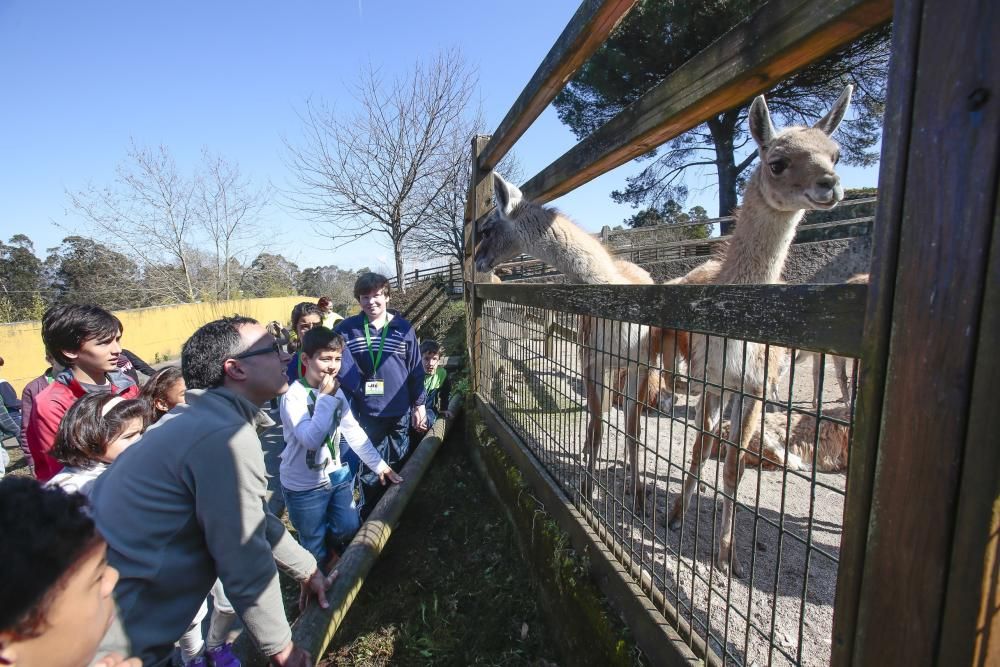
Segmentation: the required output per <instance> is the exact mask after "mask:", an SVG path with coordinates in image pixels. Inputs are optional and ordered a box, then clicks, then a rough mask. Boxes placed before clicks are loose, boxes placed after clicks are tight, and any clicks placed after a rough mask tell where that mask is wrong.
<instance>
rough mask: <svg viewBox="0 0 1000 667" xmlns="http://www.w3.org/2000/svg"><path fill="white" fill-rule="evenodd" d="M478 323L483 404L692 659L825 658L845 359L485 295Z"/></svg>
mask: <svg viewBox="0 0 1000 667" xmlns="http://www.w3.org/2000/svg"><path fill="white" fill-rule="evenodd" d="M479 327H480V328H479V330H478V340H479V343H478V350H477V365H476V371H477V373H478V381H479V392H480V395H481V396H482V397H483V399H484V400H485V401H486V402H487V403H489V404H490V405H491V406H492V407H493V408H494V409H495V410H496V412H497V413H498V414H499V415H500V417H501V418H502V419H503V420H504V421H506V423H507V424H508V425H509V426H510V427H511V428H512V429H513V430H514V431H515V432H516V433H517V434H518V435H519V436H520V437H521V439H522V440H523V442H524V444H525V445H526V446H527V447H528V448H529V449H530V450H531V451H532V452H533V454H534V455H535V457H536V458H537V459H538V460H539V461H540V462H541V464H542V465H543V466H544V467H545V468H546V469H547V470H548V472H549V473H550V474H551V475H552V477H553V478H554V479H555V480H556V481H557V483H558V484H559V485H560V486H561V487H562V489H563V491H564V492H565V493H566V494H567V495H568V496H569V497H570V498H571V499H572V500H573V502H574V504H575V505H576V507H577V508H578V509H579V510H580V512H581V513H582V514H583V515H584V516H585V517H587V519H588V521H590V523H591V525H592V527H593V528H594V529H595V531H596V532H598V534H600V535H601V536H602V538H603V539H604V540H605V542H607V544H608V546H609V547H610V548H611V549H612V551H613V552H614V553H615V554H616V556H617V557H618V558H619V560H620V561H621V562H622V564H623V565H624V566H625V567H626V569H627V570H629V571H630V572H631V573H632V575H633V577H634V578H635V580H636V582H637V583H638V584H639V585H640V586H641V587H642V588H643V590H644V591H645V592H646V594H647V595H648V596H649V597H650V599H651V600H652V601H653V602H654V604H655V605H656V606H657V607H658V608H659V609H660V611H661V612H662V613H663V614H664V615H665V616H666V617H667V618H668V619H670V620H671V621H672V622H673V623H674V625H675V626H676V627H677V628H678V629H679V630H680V631H681V633H682V635H683V636H685V637H687V638H688V640H689V641H690V644H691V646H692V647H693V648H694V649H695V651H696V652H697V653H700V654H701V655H703V656H705V657H706V658H707V660H708V662H710V663H715V664H725V665H772V664H773V665H821V664H827V663H828V661H829V656H830V650H831V637H832V626H833V605H834V595H835V590H836V580H837V572H838V567H839V562H840V559H839V551H840V540H841V533H842V525H843V516H844V496H845V489H846V482H847V480H846V471H847V463H848V454H849V451H848V443H849V442H850V436H851V429H852V423H853V422H852V416H851V415H852V404H853V397H854V386H855V381H856V378H857V374H858V363H857V361H856V360H854V359H848V358H843V357H834V356H831V355H825V354H821V353H813V352H805V351H800V350H796V349H789V348H786V347H781V346H778V345H769V344H765V343H753V342H746V341H743V340H737V339H732V338H727V337H725V336H707V335H705V333H707V332H698V333H694V332H689V331H674V330H666V331H664V330H660V329H656V328H652V327H648V326H644V325H640V324H636V323H630V322H622V321H612V320H608V319H603V318H599V317H592V316H586V315H575V314H570V313H566V312H560V311H559V310H558V309H549V308H538V307H528V306H522V305H516V304H514V303H509V302H505V301H501V300H495V299H487V300H485V301H483V303H482V307H481V317H480V319H479ZM715 333H722V332H721V331H720V332H715ZM736 415H739V418H735V417H736ZM741 424H742V426H741ZM685 488H686V490H687V492H688V493H689V501H688V502H683V501H682V500H681V499H682V498H684V497H685V493H684V491H685ZM730 521H731V523H730Z"/></svg>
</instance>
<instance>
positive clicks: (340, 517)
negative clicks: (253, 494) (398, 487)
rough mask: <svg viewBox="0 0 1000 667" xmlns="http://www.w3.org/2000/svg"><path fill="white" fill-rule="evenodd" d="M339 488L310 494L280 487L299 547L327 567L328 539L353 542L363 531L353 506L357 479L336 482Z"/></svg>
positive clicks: (329, 486) (335, 485) (327, 488)
mask: <svg viewBox="0 0 1000 667" xmlns="http://www.w3.org/2000/svg"><path fill="white" fill-rule="evenodd" d="M336 479H337V483H336V484H330V485H324V486H321V487H319V488H316V489H310V490H309V491H291V490H289V489H286V488H285V487H281V492H282V494H283V495H284V496H285V506H286V507H287V508H288V518H289V520H290V521H291V522H292V525H293V526H295V530H296V531H298V534H299V544H301V545H302V546H303V547H305V549H306V550H307V551H308V552H309V553H311V554H312V555H313V556H315V557H316V562H318V563H319V564H320V565H323V564H324V563H326V560H327V557H328V553H329V552H328V550H327V546H326V540H327V535H328V534H329V536H330V537H331V538H332V539H333V540H334V541H335V542H340V543H345V542H348V541H350V539H351V538H352V537H354V534H355V533H356V532H358V528H360V527H361V516H360V515H359V514H358V507H357V505H356V504H355V502H354V476H353V475H350V474H349V475H347V476H346V478H345V477H344V476H339V477H337V478H336Z"/></svg>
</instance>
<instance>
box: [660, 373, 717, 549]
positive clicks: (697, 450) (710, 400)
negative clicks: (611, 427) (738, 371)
mask: <svg viewBox="0 0 1000 667" xmlns="http://www.w3.org/2000/svg"><path fill="white" fill-rule="evenodd" d="M721 404H722V397H721V396H719V395H718V394H714V393H712V392H710V391H705V393H704V394H703V395H702V397H701V402H700V403H699V404H698V413H697V415H696V417H695V423H696V424H698V426H699V427H700V428H701V432H700V433H698V436H697V437H696V438H695V440H694V447H693V448H692V451H691V467H690V468H689V469H688V474H687V476H686V477H684V486H683V488H682V489H681V493H680V495H679V496H677V497H676V498H674V504H673V505H672V506H671V507H670V513H669V514H668V515H667V522H668V523H667V525H669V526H670V529H671V530H677V529H678V528H680V527H681V522H682V521H683V519H684V513H685V512H686V511H687V508H688V506H689V505H690V504H691V497H692V496H693V495H694V491H695V488H697V486H698V480H699V478H700V477H701V467H702V465H703V462H704V460H705V458H706V457H707V456H708V454H709V452H710V451H711V450H712V446H713V444H714V443H717V442H718V438H716V437H715V436H714V435H710V434H712V433H714V432H715V429H716V427H717V426H718V424H719V413H720V411H721Z"/></svg>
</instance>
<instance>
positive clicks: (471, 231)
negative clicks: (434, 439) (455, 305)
mask: <svg viewBox="0 0 1000 667" xmlns="http://www.w3.org/2000/svg"><path fill="white" fill-rule="evenodd" d="M489 141H490V137H488V136H485V135H478V136H476V137H473V139H472V154H471V169H472V175H471V178H470V179H469V199H468V203H467V205H466V209H467V212H468V217H467V219H466V221H465V229H464V231H463V233H464V234H465V266H464V273H465V275H464V276H463V277H464V280H465V322H466V327H465V337H466V354H467V355H468V356H467V357H466V358H467V359H468V360H469V367H470V368H472V369H473V372H472V374H471V377H472V386H473V390H475V387H476V375H477V374H476V372H475V370H476V369H478V368H479V366H478V364H479V358H478V356H477V354H478V352H479V349H480V345H479V335H480V333H479V332H480V330H481V328H482V327H480V326H479V320H478V314H479V312H480V309H479V306H478V305H477V303H476V293H475V290H474V289H470V288H471V286H472V284H473V283H475V282H476V264H475V248H476V223H477V222H478V221H479V218H481V217H482V216H483V215H484V214H485V213H486V211H488V210H489V207H490V203H491V201H492V197H493V172H491V171H489V170H483V169H480V168H479V167H478V165H479V156H480V155H482V152H483V150H484V149H485V148H486V145H487V144H488V143H489Z"/></svg>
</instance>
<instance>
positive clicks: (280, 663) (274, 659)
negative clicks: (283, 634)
mask: <svg viewBox="0 0 1000 667" xmlns="http://www.w3.org/2000/svg"><path fill="white" fill-rule="evenodd" d="M271 664H272V665H277V667H312V664H313V663H312V656H311V655H309V651H307V650H305V649H302V648H299V647H298V646H296V645H295V644H294V643H293V642H288V646H286V647H285V648H283V649H281V652H280V653H275V654H274V655H272V656H271Z"/></svg>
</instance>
